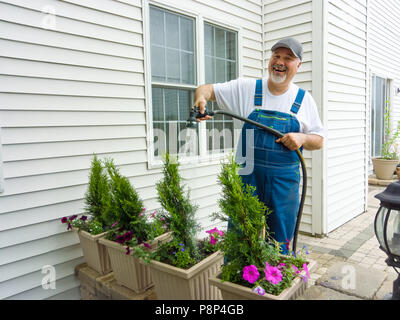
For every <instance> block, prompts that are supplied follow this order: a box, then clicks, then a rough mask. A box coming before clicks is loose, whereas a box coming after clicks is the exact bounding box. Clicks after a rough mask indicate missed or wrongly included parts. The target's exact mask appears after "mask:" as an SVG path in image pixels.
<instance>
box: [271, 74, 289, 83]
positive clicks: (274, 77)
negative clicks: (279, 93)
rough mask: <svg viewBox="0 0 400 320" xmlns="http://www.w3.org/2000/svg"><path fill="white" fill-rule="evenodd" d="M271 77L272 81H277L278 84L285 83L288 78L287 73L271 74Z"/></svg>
mask: <svg viewBox="0 0 400 320" xmlns="http://www.w3.org/2000/svg"><path fill="white" fill-rule="evenodd" d="M270 79H271V81H272V82H274V83H276V84H281V83H284V82H285V80H286V74H285V75H283V76H282V77H280V76H277V75H275V74H270Z"/></svg>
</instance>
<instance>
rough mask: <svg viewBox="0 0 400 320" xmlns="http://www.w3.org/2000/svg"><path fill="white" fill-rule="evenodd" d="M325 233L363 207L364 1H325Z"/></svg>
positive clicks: (365, 124) (365, 7)
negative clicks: (327, 132)
mask: <svg viewBox="0 0 400 320" xmlns="http://www.w3.org/2000/svg"><path fill="white" fill-rule="evenodd" d="M326 37H327V63H326V65H327V73H326V74H327V79H326V81H327V83H326V86H327V105H326V106H325V107H326V108H327V114H328V119H327V120H328V121H327V123H328V127H327V129H328V131H329V141H327V164H326V165H327V186H326V192H327V195H326V197H327V203H326V208H327V221H326V223H327V225H326V226H327V230H326V231H327V232H330V231H332V230H334V229H336V228H337V227H339V226H341V225H342V224H344V223H346V222H347V221H349V220H350V219H352V218H354V217H355V216H357V215H359V214H361V213H363V212H364V211H365V209H366V145H367V135H366V130H367V125H369V124H368V122H367V96H366V94H367V79H366V72H367V65H366V63H367V60H366V58H367V57H366V55H367V41H366V40H367V1H366V0H359V1H354V0H330V1H327V33H326Z"/></svg>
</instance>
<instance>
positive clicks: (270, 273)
mask: <svg viewBox="0 0 400 320" xmlns="http://www.w3.org/2000/svg"><path fill="white" fill-rule="evenodd" d="M264 272H265V280H267V281H268V282H270V283H272V284H278V283H279V282H281V281H282V273H281V270H279V268H278V267H273V266H270V265H269V264H268V262H266V263H265V270H264Z"/></svg>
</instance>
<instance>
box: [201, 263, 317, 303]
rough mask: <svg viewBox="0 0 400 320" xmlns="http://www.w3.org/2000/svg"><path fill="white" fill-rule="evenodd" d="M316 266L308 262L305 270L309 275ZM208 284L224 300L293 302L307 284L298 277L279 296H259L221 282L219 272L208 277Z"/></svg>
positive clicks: (238, 286) (243, 288)
mask: <svg viewBox="0 0 400 320" xmlns="http://www.w3.org/2000/svg"><path fill="white" fill-rule="evenodd" d="M316 266H317V262H316V261H314V260H309V261H308V265H307V268H308V271H309V272H310V273H311V272H312V271H313V270H315V268H316ZM301 274H302V275H305V272H304V271H302V273H301ZM209 282H210V284H211V285H212V286H216V287H218V288H219V289H220V290H221V294H222V298H223V299H224V300H293V299H295V298H297V297H298V296H300V295H301V294H303V293H304V291H305V290H306V289H307V283H306V282H304V281H303V279H301V278H300V277H297V278H295V279H294V280H293V283H292V286H291V287H290V288H287V289H285V290H283V291H282V292H281V294H280V295H279V296H275V295H272V294H268V293H266V294H264V295H263V296H260V295H259V294H258V293H255V292H253V290H252V289H251V288H248V287H245V286H241V285H238V284H235V283H232V282H229V281H224V282H222V280H221V272H219V273H218V274H216V275H214V276H212V277H210V278H209Z"/></svg>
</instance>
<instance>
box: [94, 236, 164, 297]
mask: <svg viewBox="0 0 400 320" xmlns="http://www.w3.org/2000/svg"><path fill="white" fill-rule="evenodd" d="M170 237H171V233H170V232H168V233H165V234H163V235H161V236H159V237H157V238H155V239H154V241H153V242H151V243H149V244H150V246H151V247H152V248H153V249H155V248H156V245H157V243H158V242H159V241H160V242H166V241H168V240H169V239H170ZM100 243H102V244H103V245H105V246H106V247H107V251H108V254H109V256H110V261H111V267H112V270H113V272H114V278H115V280H116V281H117V283H118V284H121V285H123V286H125V287H127V288H129V289H131V290H133V291H135V292H136V293H142V292H144V291H146V290H147V289H148V288H150V287H152V286H153V281H152V279H151V274H150V270H149V266H148V265H146V264H144V263H140V261H139V259H137V258H135V257H134V255H133V252H131V253H130V254H129V255H127V254H126V246H123V245H121V244H119V243H117V242H114V241H110V240H107V239H104V238H102V239H100ZM131 251H133V249H132V250H131Z"/></svg>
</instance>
